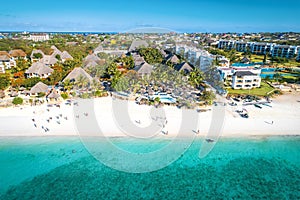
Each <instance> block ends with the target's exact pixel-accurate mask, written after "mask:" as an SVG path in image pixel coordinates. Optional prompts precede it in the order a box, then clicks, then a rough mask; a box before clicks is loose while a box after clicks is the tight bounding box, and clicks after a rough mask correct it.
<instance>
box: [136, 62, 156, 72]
mask: <svg viewBox="0 0 300 200" xmlns="http://www.w3.org/2000/svg"><path fill="white" fill-rule="evenodd" d="M134 70H135V71H137V73H138V74H139V75H150V74H151V72H152V70H153V66H152V65H150V64H148V63H146V62H144V63H143V64H142V65H140V66H138V67H135V69H134Z"/></svg>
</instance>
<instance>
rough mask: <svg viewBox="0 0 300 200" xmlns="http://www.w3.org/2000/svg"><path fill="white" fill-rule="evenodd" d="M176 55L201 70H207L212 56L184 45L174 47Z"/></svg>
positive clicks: (212, 58)
mask: <svg viewBox="0 0 300 200" xmlns="http://www.w3.org/2000/svg"><path fill="white" fill-rule="evenodd" d="M175 52H176V54H178V55H181V56H184V58H185V59H187V61H188V62H189V63H191V64H193V65H194V66H195V67H197V68H200V69H201V70H205V69H207V68H208V67H209V66H210V65H211V64H212V62H213V60H214V56H213V55H211V54H210V53H209V52H208V51H206V50H202V49H198V48H195V47H190V46H186V45H176V50H175Z"/></svg>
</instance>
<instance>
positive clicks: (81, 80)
mask: <svg viewBox="0 0 300 200" xmlns="http://www.w3.org/2000/svg"><path fill="white" fill-rule="evenodd" d="M75 84H76V85H77V86H78V87H79V88H83V87H86V86H87V85H88V80H87V78H86V77H84V76H82V75H79V77H78V79H77V81H76V82H75Z"/></svg>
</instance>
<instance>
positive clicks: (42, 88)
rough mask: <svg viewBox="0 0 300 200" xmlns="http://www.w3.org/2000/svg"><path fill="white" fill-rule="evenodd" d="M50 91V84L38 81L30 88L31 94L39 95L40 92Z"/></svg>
mask: <svg viewBox="0 0 300 200" xmlns="http://www.w3.org/2000/svg"><path fill="white" fill-rule="evenodd" d="M47 92H48V86H47V85H46V84H45V83H43V82H41V81H40V82H38V83H37V84H35V85H34V86H33V87H32V88H31V89H30V94H31V95H37V94H39V93H47Z"/></svg>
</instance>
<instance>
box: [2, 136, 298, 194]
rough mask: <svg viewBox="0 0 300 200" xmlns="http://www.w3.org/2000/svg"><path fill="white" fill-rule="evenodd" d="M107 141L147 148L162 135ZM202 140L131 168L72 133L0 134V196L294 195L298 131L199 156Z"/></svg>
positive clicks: (233, 142)
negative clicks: (112, 164)
mask: <svg viewBox="0 0 300 200" xmlns="http://www.w3.org/2000/svg"><path fill="white" fill-rule="evenodd" d="M91 142H92V141H91ZM113 142H114V143H115V144H116V145H118V146H120V147H121V148H123V149H126V150H127V151H134V152H149V151H153V150H155V148H162V147H163V146H165V145H167V144H168V142H169V141H164V140H152V141H151V142H147V141H133V140H131V139H124V138H115V139H113ZM201 144H202V139H198V140H196V141H195V142H194V143H193V144H192V146H191V147H190V148H189V149H188V150H187V151H186V152H185V153H184V154H183V155H182V156H181V158H180V159H179V160H177V161H176V162H174V163H172V164H171V165H169V166H168V167H166V168H164V169H161V170H159V171H155V172H150V173H143V174H131V173H125V172H120V171H116V170H114V169H111V168H108V167H106V166H105V165H103V164H101V163H100V162H98V161H97V160H96V159H94V158H93V157H92V156H91V155H90V154H89V153H88V151H87V150H86V149H85V148H84V145H83V144H82V143H81V142H80V140H79V139H78V138H76V137H66V138H62V137H57V138H56V137H51V138H50V137H49V138H48V137H42V138H0V199H300V189H299V188H300V136H295V137H292V136H291V137H287V136H286V137H251V138H225V139H221V140H220V141H218V143H217V144H216V146H215V148H214V149H213V151H212V152H211V153H210V154H209V155H208V156H207V157H205V158H203V159H200V158H199V157H198V154H199V149H200V147H201ZM162 159H164V158H162Z"/></svg>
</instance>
